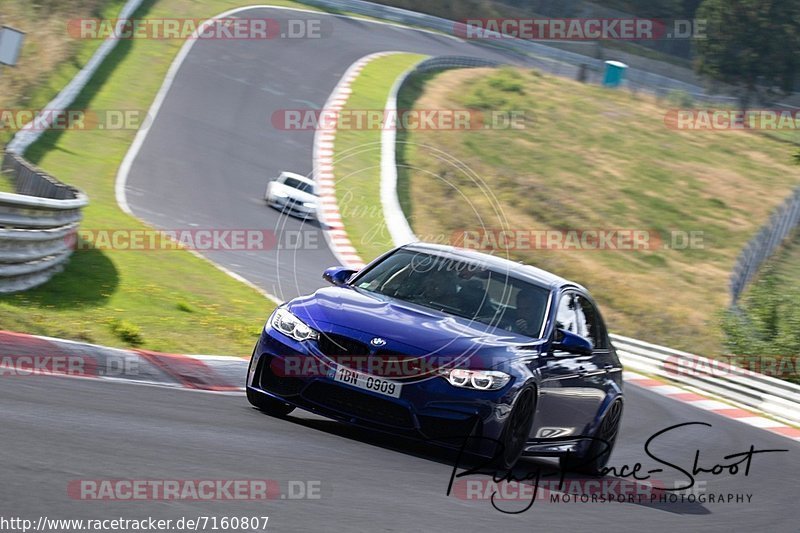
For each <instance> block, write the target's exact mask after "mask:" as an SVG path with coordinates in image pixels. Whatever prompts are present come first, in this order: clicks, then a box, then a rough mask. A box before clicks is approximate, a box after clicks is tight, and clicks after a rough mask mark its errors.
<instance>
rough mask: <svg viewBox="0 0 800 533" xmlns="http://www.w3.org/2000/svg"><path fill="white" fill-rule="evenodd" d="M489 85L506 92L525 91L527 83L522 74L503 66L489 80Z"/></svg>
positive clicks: (519, 92)
mask: <svg viewBox="0 0 800 533" xmlns="http://www.w3.org/2000/svg"><path fill="white" fill-rule="evenodd" d="M488 82H489V86H490V87H492V88H494V89H498V90H500V91H503V92H506V93H517V94H524V93H525V84H524V82H523V79H522V76H520V74H519V73H518V72H517V71H516V70H512V69H510V68H502V69H500V70H498V71H497V73H495V74H494V75H492V76H491V77H490V78H489V80H488Z"/></svg>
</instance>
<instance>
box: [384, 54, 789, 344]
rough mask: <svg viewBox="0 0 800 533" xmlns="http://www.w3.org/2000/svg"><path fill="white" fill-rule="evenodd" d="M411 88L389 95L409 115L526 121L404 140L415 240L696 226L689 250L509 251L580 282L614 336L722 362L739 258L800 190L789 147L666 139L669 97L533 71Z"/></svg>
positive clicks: (746, 140)
mask: <svg viewBox="0 0 800 533" xmlns="http://www.w3.org/2000/svg"><path fill="white" fill-rule="evenodd" d="M520 85H521V87H522V89H521V90H520ZM411 92H412V93H414V94H412V95H411V96H410V97H409V95H401V100H402V99H407V100H411V101H412V102H414V105H415V107H418V108H431V109H440V108H454V109H462V108H464V107H469V108H473V109H482V110H485V111H515V110H516V111H523V112H525V115H526V122H525V123H524V128H523V129H488V130H480V131H468V132H463V131H462V132H435V131H410V132H404V134H403V136H402V139H401V140H402V142H401V143H400V144H399V150H398V162H399V165H400V176H399V179H400V184H399V191H400V197H401V203H402V204H403V208H404V210H405V212H406V214H407V215H408V216H409V218H410V221H411V224H412V228H413V229H414V230H415V233H417V235H428V236H442V237H443V238H445V239H446V238H447V236H449V235H452V234H453V232H455V231H458V230H464V229H480V228H481V227H482V226H485V227H489V228H510V229H516V230H530V229H537V230H546V229H561V230H564V229H643V230H655V232H656V233H657V234H658V235H661V236H662V237H663V238H664V240H665V242H669V240H670V237H671V232H672V231H686V232H690V231H701V232H703V244H702V246H701V247H698V248H696V249H688V250H680V249H672V248H669V249H668V248H665V247H661V246H659V247H657V248H655V249H651V250H647V251H640V252H618V251H591V252H590V251H585V252H570V251H545V250H519V251H513V252H512V253H511V254H510V255H511V257H512V258H513V259H516V260H521V261H525V262H527V263H530V264H534V265H536V266H539V267H542V268H545V269H547V270H550V271H553V272H556V273H558V274H560V275H563V276H565V277H567V278H570V279H574V280H575V281H578V282H580V283H582V284H584V285H586V286H587V287H588V288H589V289H590V290H591V291H592V292H593V293H594V295H595V297H596V298H597V299H598V300H599V302H600V304H601V307H602V309H603V310H604V313H605V315H606V319H607V321H608V322H609V323H610V327H611V329H612V330H613V331H615V332H617V333H620V334H624V335H631V336H634V337H638V338H642V339H644V340H650V341H653V342H658V343H661V344H666V345H669V346H673V347H675V348H681V349H685V350H687V351H692V352H695V353H701V354H705V355H709V356H714V355H716V354H719V353H721V352H722V349H723V334H722V330H721V328H720V323H719V322H720V321H719V319H720V315H721V314H722V311H723V310H724V309H725V308H726V307H727V305H728V303H729V301H728V299H729V296H728V290H727V283H728V278H729V273H730V270H731V268H732V267H733V264H734V261H735V258H736V256H737V255H738V253H739V251H740V250H741V248H742V246H744V245H745V243H746V242H747V241H748V240H749V238H750V237H751V236H752V235H753V234H754V233H755V232H756V231H757V230H758V228H759V227H760V225H761V224H762V223H763V222H764V221H766V220H767V218H768V216H769V214H770V212H771V211H772V209H774V208H775V207H776V206H777V205H778V204H779V203H780V202H781V201H782V200H783V198H784V197H785V196H786V195H787V194H788V193H789V192H790V191H791V189H792V188H793V187H794V186H796V185H797V184H798V182H800V178H798V174H797V167H796V166H794V165H793V164H792V155H793V154H794V152H795V151H796V148H795V147H794V146H793V145H792V144H790V143H786V142H782V141H779V140H777V139H773V138H771V137H768V136H765V135H759V134H753V133H748V132H742V131H738V132H736V131H734V132H713V131H712V132H708V131H706V132H692V131H676V130H674V129H670V128H667V127H666V126H665V123H664V115H665V113H666V112H667V110H668V109H669V108H671V107H676V106H675V105H674V103H670V102H666V101H665V102H659V101H657V100H655V99H653V98H650V97H649V96H646V95H642V94H640V95H632V94H630V93H628V92H626V91H615V90H607V89H604V88H601V87H596V86H587V85H583V84H579V83H577V82H573V81H571V80H566V79H561V78H556V77H551V76H545V75H542V74H541V73H538V72H536V71H530V70H521V69H513V70H512V69H501V70H488V69H479V70H470V71H464V70H462V71H449V72H445V73H442V74H438V75H435V76H428V77H427V78H426V79H425V80H424V83H423V84H422V85H419V84H417V86H414V85H412V86H411ZM445 156H446V157H445Z"/></svg>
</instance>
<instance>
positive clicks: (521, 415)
mask: <svg viewBox="0 0 800 533" xmlns="http://www.w3.org/2000/svg"><path fill="white" fill-rule="evenodd" d="M535 408H536V398H535V395H534V393H533V389H531V388H526V389H524V390H523V391H522V392H520V393H519V396H517V401H516V402H515V403H514V407H513V408H512V409H511V414H510V415H509V416H508V420H507V421H506V425H505V427H504V428H503V434H502V436H501V437H500V443H501V446H499V447H498V450H497V452H496V453H495V459H494V463H495V465H496V466H497V467H498V468H500V469H503V470H511V469H512V468H514V465H515V464H516V463H517V461H518V460H519V458H520V456H522V452H524V451H525V445H526V444H527V442H528V436H529V435H530V433H531V427H532V426H533V413H534V411H535Z"/></svg>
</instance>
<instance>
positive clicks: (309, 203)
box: [303, 202, 317, 209]
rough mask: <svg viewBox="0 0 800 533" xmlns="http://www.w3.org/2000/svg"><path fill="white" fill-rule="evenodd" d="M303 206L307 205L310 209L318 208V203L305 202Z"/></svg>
mask: <svg viewBox="0 0 800 533" xmlns="http://www.w3.org/2000/svg"><path fill="white" fill-rule="evenodd" d="M303 207H307V208H309V209H316V208H317V204H315V203H313V202H303Z"/></svg>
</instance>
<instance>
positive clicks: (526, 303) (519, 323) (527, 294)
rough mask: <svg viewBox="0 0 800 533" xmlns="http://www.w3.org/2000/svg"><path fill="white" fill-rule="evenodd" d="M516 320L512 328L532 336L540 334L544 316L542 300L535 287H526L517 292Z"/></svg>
mask: <svg viewBox="0 0 800 533" xmlns="http://www.w3.org/2000/svg"><path fill="white" fill-rule="evenodd" d="M514 316H515V318H516V320H514V323H513V324H512V325H511V330H512V331H514V332H516V333H522V334H523V335H528V336H531V337H538V336H539V326H540V324H541V316H542V300H541V298H539V294H538V293H537V291H535V290H534V289H530V288H526V289H522V290H520V291H519V293H518V294H517V309H516V312H515V314H514Z"/></svg>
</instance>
